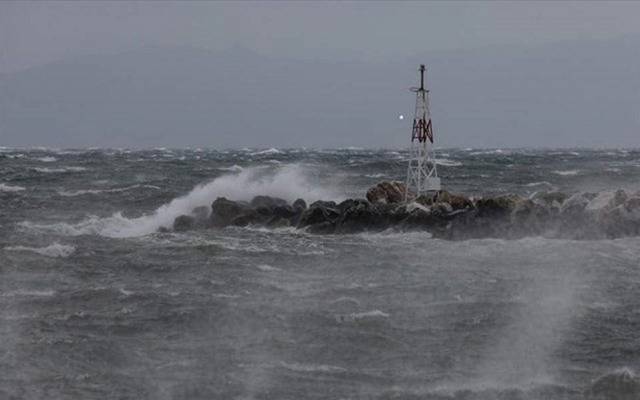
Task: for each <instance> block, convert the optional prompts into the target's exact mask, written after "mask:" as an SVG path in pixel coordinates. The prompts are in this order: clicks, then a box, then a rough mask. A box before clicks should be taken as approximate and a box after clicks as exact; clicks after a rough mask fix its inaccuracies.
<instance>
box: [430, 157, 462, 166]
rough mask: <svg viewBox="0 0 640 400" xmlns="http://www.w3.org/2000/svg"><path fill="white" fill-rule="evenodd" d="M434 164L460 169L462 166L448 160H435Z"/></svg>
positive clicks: (457, 162)
mask: <svg viewBox="0 0 640 400" xmlns="http://www.w3.org/2000/svg"><path fill="white" fill-rule="evenodd" d="M436 164H438V165H442V166H443V167H461V166H462V163H461V162H459V161H454V160H450V159H448V158H437V159H436Z"/></svg>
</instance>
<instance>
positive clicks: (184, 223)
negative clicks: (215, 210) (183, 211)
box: [173, 215, 196, 232]
mask: <svg viewBox="0 0 640 400" xmlns="http://www.w3.org/2000/svg"><path fill="white" fill-rule="evenodd" d="M195 225H196V219H195V218H194V217H192V216H191V215H180V216H178V217H177V218H176V219H175V220H174V221H173V230H174V231H176V232H184V231H188V230H190V229H193V228H194V226H195Z"/></svg>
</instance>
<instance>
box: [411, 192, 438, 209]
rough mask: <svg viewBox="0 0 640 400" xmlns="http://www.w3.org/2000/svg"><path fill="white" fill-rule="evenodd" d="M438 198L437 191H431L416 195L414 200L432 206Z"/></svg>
mask: <svg viewBox="0 0 640 400" xmlns="http://www.w3.org/2000/svg"><path fill="white" fill-rule="evenodd" d="M436 198H437V192H435V193H429V194H421V195H420V196H418V197H416V198H415V199H414V200H413V201H414V202H415V203H417V204H420V205H422V206H425V207H431V206H432V205H433V204H434V203H435V202H436Z"/></svg>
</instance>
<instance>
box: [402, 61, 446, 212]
mask: <svg viewBox="0 0 640 400" xmlns="http://www.w3.org/2000/svg"><path fill="white" fill-rule="evenodd" d="M425 70H426V69H425V67H424V64H421V65H420V69H419V71H420V87H419V88H411V91H412V92H414V93H416V109H415V116H414V117H413V129H412V133H411V148H410V150H409V167H408V168H407V185H406V191H405V195H404V197H405V201H407V200H408V198H409V193H411V192H413V193H415V195H416V196H420V195H422V194H426V193H429V192H435V191H439V190H440V178H438V170H437V169H436V158H435V152H434V149H433V125H432V123H431V110H430V107H429V90H427V89H425V86H424V79H425V76H424V75H425Z"/></svg>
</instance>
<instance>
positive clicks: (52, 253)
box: [4, 243, 76, 258]
mask: <svg viewBox="0 0 640 400" xmlns="http://www.w3.org/2000/svg"><path fill="white" fill-rule="evenodd" d="M4 249H5V250H7V251H28V252H32V253H37V254H40V255H43V256H46V257H54V258H58V257H59V258H66V257H69V256H70V255H71V254H73V253H74V252H75V251H76V248H75V247H73V246H68V245H64V244H60V243H54V244H52V245H50V246H46V247H28V246H9V247H5V248H4Z"/></svg>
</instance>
